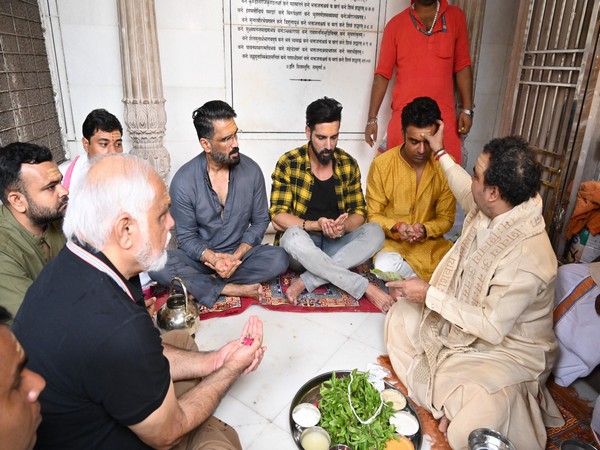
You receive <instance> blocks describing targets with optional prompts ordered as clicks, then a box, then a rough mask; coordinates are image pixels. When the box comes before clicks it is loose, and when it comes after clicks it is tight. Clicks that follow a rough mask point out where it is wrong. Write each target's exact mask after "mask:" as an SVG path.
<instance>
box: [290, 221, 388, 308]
mask: <svg viewBox="0 0 600 450" xmlns="http://www.w3.org/2000/svg"><path fill="white" fill-rule="evenodd" d="M384 240H385V235H384V233H383V230H382V229H381V227H380V226H379V225H378V224H376V223H367V224H364V225H362V226H361V227H359V228H357V229H356V230H354V231H352V232H350V233H347V234H345V235H344V236H342V237H341V238H339V239H329V238H327V237H325V236H323V234H322V233H320V232H311V233H309V232H306V231H305V230H303V229H302V228H301V227H290V228H288V229H287V230H286V232H285V233H283V236H282V237H281V241H280V245H281V246H282V247H283V248H284V249H285V251H286V252H287V253H288V255H289V256H290V268H292V269H294V270H302V269H305V270H306V272H304V273H303V274H302V275H300V278H302V281H304V285H305V286H306V290H307V291H308V292H312V291H313V290H315V289H316V288H318V287H319V286H322V285H324V284H326V283H331V284H333V285H334V286H336V287H338V288H340V289H342V290H344V291H346V292H347V293H348V294H350V295H351V296H352V297H354V298H361V297H362V296H363V295H364V293H365V291H366V290H367V287H368V286H369V281H368V280H367V279H366V278H364V277H362V276H361V275H359V274H357V273H355V272H352V271H350V270H349V269H351V268H353V267H356V266H358V265H360V264H362V263H364V262H365V261H367V260H368V259H369V258H371V257H372V256H373V255H374V254H375V253H377V252H378V251H379V250H380V249H381V247H383V241H384Z"/></svg>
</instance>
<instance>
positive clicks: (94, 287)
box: [14, 155, 265, 450]
mask: <svg viewBox="0 0 600 450" xmlns="http://www.w3.org/2000/svg"><path fill="white" fill-rule="evenodd" d="M71 206H72V207H71V208H70V209H69V210H68V213H67V215H66V217H65V223H64V231H65V235H66V236H67V238H68V239H69V242H68V243H67V247H66V248H65V249H64V250H63V251H62V252H61V253H60V254H59V255H58V256H57V257H56V258H55V259H54V260H53V261H52V262H51V263H50V264H48V266H47V267H46V269H45V270H44V271H43V272H42V273H41V274H40V276H39V277H38V278H37V280H36V281H35V282H34V284H33V285H32V286H31V288H30V290H29V291H28V293H27V295H26V297H25V300H24V302H23V306H22V307H21V309H20V311H19V314H18V315H17V317H16V318H15V325H14V333H15V335H16V336H17V337H18V338H19V340H20V341H21V343H22V345H23V347H24V348H25V350H26V351H27V353H28V356H29V361H30V364H29V367H30V368H31V369H32V370H35V371H36V372H38V373H39V374H40V375H42V376H43V377H44V378H45V379H46V382H47V388H46V390H45V391H44V392H43V393H42V395H41V396H40V402H41V405H42V414H43V422H42V424H41V426H40V428H39V432H38V444H37V447H36V448H38V449H68V448H73V449H79V448H95V449H107V450H108V449H125V448H126V449H128V450H130V449H147V448H157V449H168V448H177V449H200V448H218V449H241V446H240V443H239V439H238V437H237V434H236V433H235V431H234V430H233V429H232V428H230V427H229V426H228V425H226V424H224V423H223V422H221V421H219V420H218V419H216V418H214V417H212V416H211V414H212V412H213V411H214V410H215V408H216V407H217V405H218V403H219V401H220V399H221V398H222V397H223V396H224V395H225V393H226V392H227V390H228V389H229V387H230V386H231V385H232V384H233V383H234V382H235V381H236V380H237V379H238V378H239V377H240V376H241V375H243V374H246V373H248V372H251V371H253V370H254V369H255V368H256V367H257V366H258V365H259V364H260V362H261V360H262V357H263V355H264V351H265V348H264V347H263V346H262V338H263V335H262V322H261V321H260V320H259V319H258V318H257V317H254V316H253V317H251V318H250V319H249V321H248V322H247V323H246V324H245V325H244V327H243V330H242V336H243V337H244V338H247V337H248V338H249V339H236V340H233V341H231V342H229V343H228V344H226V345H224V346H223V347H222V348H221V349H219V350H217V351H213V352H198V351H197V350H196V351H194V350H184V349H182V348H181V347H187V348H191V347H193V346H194V344H193V341H192V340H191V338H190V337H189V335H187V333H185V332H179V334H174V333H172V334H171V335H170V336H168V335H165V337H164V339H163V342H162V343H161V338H160V335H159V332H158V330H157V329H156V328H155V327H154V325H153V323H152V319H151V317H150V315H149V314H148V313H147V311H146V309H145V305H144V301H143V296H142V293H141V291H140V289H139V286H136V285H135V284H134V283H131V282H130V279H131V278H132V277H134V276H135V275H137V274H138V273H139V272H141V271H143V270H150V269H158V268H160V267H161V266H162V265H163V264H164V261H165V259H166V257H165V247H166V242H167V238H168V230H169V229H170V228H172V226H173V219H172V218H171V215H170V214H169V206H170V198H169V194H168V191H167V187H166V186H165V184H164V182H163V181H162V180H161V178H160V177H159V176H158V174H157V173H156V172H155V171H154V170H153V169H152V168H150V167H149V166H148V165H147V164H146V163H145V162H143V161H142V160H139V159H137V158H135V157H132V156H130V155H112V156H106V157H101V158H100V159H95V160H93V161H92V162H91V165H90V169H89V172H88V173H87V175H86V177H85V178H84V179H83V181H82V182H81V184H79V185H78V188H77V190H76V192H75V194H74V195H73V199H72V201H71ZM182 336H183V337H182ZM168 342H172V343H173V344H175V345H171V344H170V343H168ZM199 379H201V381H198V380H199ZM182 381H184V382H185V384H183V383H182ZM183 391H185V393H184V392H183Z"/></svg>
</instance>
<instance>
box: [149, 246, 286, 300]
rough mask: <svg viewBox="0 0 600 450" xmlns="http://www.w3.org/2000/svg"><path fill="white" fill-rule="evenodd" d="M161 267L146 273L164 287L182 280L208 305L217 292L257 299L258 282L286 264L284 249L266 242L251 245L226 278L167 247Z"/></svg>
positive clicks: (191, 292) (189, 289) (282, 269)
mask: <svg viewBox="0 0 600 450" xmlns="http://www.w3.org/2000/svg"><path fill="white" fill-rule="evenodd" d="M168 254H169V259H168V261H167V264H166V265H165V268H164V269H162V270H160V271H158V272H150V274H149V275H150V278H152V279H153V280H155V281H156V282H158V283H159V284H161V285H163V286H168V285H169V283H170V282H171V280H172V279H173V278H174V277H179V278H181V279H182V280H183V282H184V284H185V286H186V288H187V290H188V292H189V293H190V294H192V295H193V296H194V297H195V298H196V300H197V301H198V302H200V303H201V304H203V305H205V306H208V307H209V308H210V307H212V306H213V305H214V304H215V302H216V301H217V299H218V298H219V296H220V295H232V296H241V297H254V298H257V299H258V298H259V297H260V296H261V295H262V288H261V287H260V285H259V283H262V282H265V281H268V280H270V279H272V278H274V277H276V276H277V275H279V274H280V273H282V272H284V271H285V270H286V269H287V266H288V256H287V253H286V252H285V250H283V249H282V248H279V247H273V246H270V245H258V246H256V247H253V248H252V249H251V250H250V251H249V252H248V253H246V255H245V256H244V258H243V260H242V264H241V265H240V266H239V267H238V268H237V270H236V271H235V272H234V273H233V275H232V276H231V277H230V278H228V279H223V278H220V277H219V276H216V275H215V272H214V271H213V270H212V269H210V268H209V267H207V266H206V265H205V264H204V263H202V262H200V261H194V260H193V259H191V258H190V257H189V256H188V255H187V254H186V253H185V252H184V251H183V250H179V249H178V250H170V251H169V252H168Z"/></svg>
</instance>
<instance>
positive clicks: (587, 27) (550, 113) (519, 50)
mask: <svg viewBox="0 0 600 450" xmlns="http://www.w3.org/2000/svg"><path fill="white" fill-rule="evenodd" d="M598 4H599V1H598V0H523V1H522V2H521V10H520V12H519V19H518V24H517V32H516V36H515V45H514V49H513V66H512V67H511V81H510V82H509V85H508V89H507V94H508V96H509V97H508V99H507V101H506V103H505V105H504V110H503V117H502V124H501V127H500V128H501V130H500V131H501V134H502V135H506V134H517V135H521V136H523V137H524V138H525V139H527V140H528V141H529V142H530V143H531V145H532V146H533V147H534V148H536V151H537V154H538V158H539V160H540V161H541V162H542V164H543V165H544V168H545V170H544V175H543V187H542V191H541V195H542V198H543V199H544V218H545V220H546V225H547V229H548V231H549V234H551V235H552V230H555V229H556V221H560V220H563V217H561V215H560V214H558V212H559V210H560V209H561V208H557V206H559V203H560V198H561V195H562V191H563V190H564V182H565V179H566V176H567V172H568V170H567V169H568V168H569V165H570V161H571V160H574V161H576V160H577V157H578V154H579V150H580V149H578V148H577V146H576V141H577V138H578V135H582V134H583V131H584V127H585V120H582V113H583V111H584V103H585V97H586V89H587V83H588V81H589V78H590V68H591V67H593V64H592V62H593V61H592V59H593V55H594V54H595V47H596V41H597V38H598V27H597V18H598ZM555 212H556V213H557V214H555ZM551 237H552V236H551Z"/></svg>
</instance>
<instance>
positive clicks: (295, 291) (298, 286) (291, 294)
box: [285, 277, 306, 305]
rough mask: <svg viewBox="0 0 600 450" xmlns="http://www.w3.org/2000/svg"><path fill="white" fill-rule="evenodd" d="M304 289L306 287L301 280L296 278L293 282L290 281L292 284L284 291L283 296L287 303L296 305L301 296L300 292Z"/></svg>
mask: <svg viewBox="0 0 600 450" xmlns="http://www.w3.org/2000/svg"><path fill="white" fill-rule="evenodd" d="M305 287H306V285H305V284H304V281H302V278H300V277H298V278H296V279H295V280H294V281H292V283H291V284H290V287H288V288H287V290H286V291H285V296H286V297H287V299H288V302H289V303H291V304H292V305H296V304H298V297H300V294H302V291H303V290H304V288H305Z"/></svg>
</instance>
